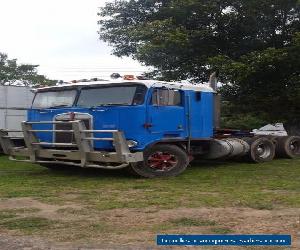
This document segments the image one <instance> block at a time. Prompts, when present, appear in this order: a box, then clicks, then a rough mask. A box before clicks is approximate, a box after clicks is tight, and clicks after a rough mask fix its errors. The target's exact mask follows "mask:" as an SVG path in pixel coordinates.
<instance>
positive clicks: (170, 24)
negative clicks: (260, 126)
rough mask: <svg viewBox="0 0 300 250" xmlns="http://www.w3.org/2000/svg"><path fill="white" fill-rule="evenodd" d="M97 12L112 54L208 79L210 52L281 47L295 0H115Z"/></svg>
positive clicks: (170, 74) (171, 76)
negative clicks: (111, 48)
mask: <svg viewBox="0 0 300 250" xmlns="http://www.w3.org/2000/svg"><path fill="white" fill-rule="evenodd" d="M99 16H100V17H101V19H100V21H99V24H100V31H99V33H100V38H101V39H102V40H104V41H106V42H108V43H109V44H110V45H111V46H112V47H113V48H114V50H113V54H115V55H116V56H130V57H133V58H134V59H137V60H139V61H140V62H142V63H144V64H145V65H147V66H154V68H155V69H156V70H155V72H154V73H155V74H156V75H159V76H161V77H162V78H164V79H165V80H178V79H195V80H207V79H208V75H209V73H210V67H209V66H210V64H209V61H210V58H212V57H215V56H218V55H223V56H227V57H229V58H231V59H238V58H240V57H241V56H243V55H246V54H248V53H251V52H253V51H262V50H264V49H266V48H268V47H273V48H283V47H286V46H289V45H290V44H291V40H292V36H293V34H294V33H295V32H296V31H298V30H299V28H300V21H299V20H300V19H299V18H300V8H299V3H298V0H260V1H258V0H226V1H223V0H164V1H156V0H128V1H126V0H117V1H115V2H112V3H107V4H106V6H105V7H103V8H102V9H101V11H100V13H99Z"/></svg>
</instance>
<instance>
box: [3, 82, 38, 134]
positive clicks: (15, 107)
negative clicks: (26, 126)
mask: <svg viewBox="0 0 300 250" xmlns="http://www.w3.org/2000/svg"><path fill="white" fill-rule="evenodd" d="M33 95H34V94H33V92H32V91H31V88H30V87H24V86H21V87H20V86H0V129H9V130H20V129H21V122H22V121H26V120H27V117H26V110H27V109H28V108H29V107H30V106H31V103H32V99H33Z"/></svg>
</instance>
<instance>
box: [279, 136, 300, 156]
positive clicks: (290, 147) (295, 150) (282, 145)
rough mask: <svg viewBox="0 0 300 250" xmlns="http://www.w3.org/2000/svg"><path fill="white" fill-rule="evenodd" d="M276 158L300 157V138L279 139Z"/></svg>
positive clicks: (284, 137) (287, 137) (285, 137)
mask: <svg viewBox="0 0 300 250" xmlns="http://www.w3.org/2000/svg"><path fill="white" fill-rule="evenodd" d="M276 156H278V157H282V158H296V157H300V136H282V137H277V145H276Z"/></svg>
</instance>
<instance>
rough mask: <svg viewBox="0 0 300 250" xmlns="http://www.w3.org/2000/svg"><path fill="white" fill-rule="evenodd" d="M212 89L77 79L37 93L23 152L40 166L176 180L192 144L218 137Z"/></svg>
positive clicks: (16, 152) (20, 151) (19, 151)
mask: <svg viewBox="0 0 300 250" xmlns="http://www.w3.org/2000/svg"><path fill="white" fill-rule="evenodd" d="M214 94H215V93H214V90H213V89H212V88H210V87H209V86H207V85H205V84H184V83H167V82H159V81H152V80H151V81H150V80H131V81H128V80H116V81H95V82H77V83H70V84H64V85H60V86H53V87H45V88H40V89H37V91H36V93H35V97H34V99H33V103H32V107H31V109H29V110H28V119H27V121H26V122H23V124H22V128H23V133H24V140H25V144H26V145H25V147H24V148H23V149H22V148H16V149H13V150H10V151H13V152H10V154H12V155H23V156H27V157H29V161H31V162H34V163H38V164H40V165H43V166H47V167H52V166H57V165H76V166H80V167H98V168H108V169H118V168H130V170H131V171H133V172H134V173H136V174H138V175H141V176H144V177H157V176H174V175H178V174H179V173H181V172H182V171H184V170H185V168H186V167H187V166H188V163H189V161H190V159H191V155H192V151H193V148H195V145H198V146H197V148H198V149H199V145H202V144H203V145H204V146H202V147H201V149H200V151H203V150H205V143H206V142H207V141H209V140H211V139H212V138H213V130H214V125H213V122H214V115H213V114H214V111H213V109H214Z"/></svg>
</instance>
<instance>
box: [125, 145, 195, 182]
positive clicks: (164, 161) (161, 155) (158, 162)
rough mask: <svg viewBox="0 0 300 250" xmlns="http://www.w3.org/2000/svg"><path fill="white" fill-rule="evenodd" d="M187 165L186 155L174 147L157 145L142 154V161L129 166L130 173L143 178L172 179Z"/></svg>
mask: <svg viewBox="0 0 300 250" xmlns="http://www.w3.org/2000/svg"><path fill="white" fill-rule="evenodd" d="M188 164H189V157H188V155H187V153H186V152H185V151H184V150H183V149H181V148H179V147H178V146H176V145H171V144H159V145H155V146H153V147H151V148H149V149H147V150H145V152H144V161H143V162H138V163H135V164H132V165H131V166H129V168H130V172H133V173H134V174H136V175H139V176H141V177H145V178H156V177H172V176H177V175H179V174H181V173H182V172H183V171H184V170H185V169H186V168H187V166H188Z"/></svg>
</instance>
